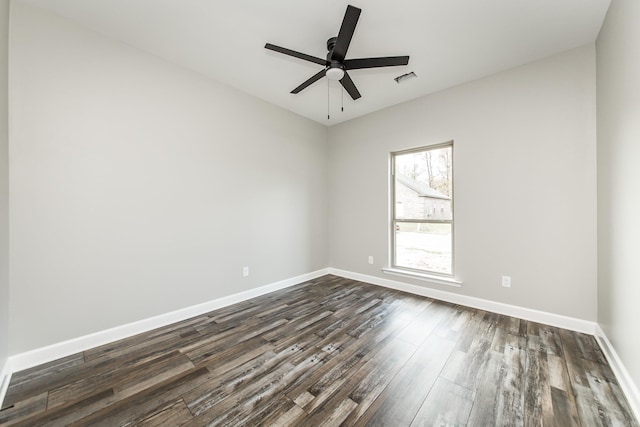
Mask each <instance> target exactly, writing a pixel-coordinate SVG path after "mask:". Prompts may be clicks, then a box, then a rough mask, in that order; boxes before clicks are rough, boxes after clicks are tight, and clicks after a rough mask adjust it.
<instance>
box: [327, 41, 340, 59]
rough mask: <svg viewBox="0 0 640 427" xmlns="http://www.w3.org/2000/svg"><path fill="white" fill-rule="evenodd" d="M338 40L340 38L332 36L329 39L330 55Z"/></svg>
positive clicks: (328, 48)
mask: <svg viewBox="0 0 640 427" xmlns="http://www.w3.org/2000/svg"><path fill="white" fill-rule="evenodd" d="M336 40H338V38H337V37H331V38H330V39H329V40H327V50H328V51H329V55H330V54H331V51H332V50H333V48H334V46H335V45H336ZM327 57H328V56H327Z"/></svg>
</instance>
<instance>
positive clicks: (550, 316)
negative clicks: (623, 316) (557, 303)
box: [329, 268, 596, 335]
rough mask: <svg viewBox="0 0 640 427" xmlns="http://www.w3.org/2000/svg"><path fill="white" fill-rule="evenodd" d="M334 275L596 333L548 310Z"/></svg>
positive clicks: (585, 323) (589, 324) (342, 272)
mask: <svg viewBox="0 0 640 427" xmlns="http://www.w3.org/2000/svg"><path fill="white" fill-rule="evenodd" d="M329 273H330V274H335V275H336V276H341V277H345V278H347V279H353V280H359V281H361V282H366V283H371V284H373V285H378V286H383V287H385V288H391V289H396V290H399V291H404V292H408V293H411V294H415V295H420V296H423V297H429V298H434V299H438V300H441V301H447V302H450V303H454V304H460V305H464V306H467V307H472V308H478V309H480V310H485V311H490V312H492V313H498V314H505V315H507V316H513V317H517V318H520V319H525V320H531V321H533V322H538V323H543V324H545V325H550V326H556V327H559V328H564V329H569V330H572V331H577V332H582V333H585V334H589V335H594V334H595V325H596V324H595V322H590V321H588V320H582V319H576V318H573V317H568V316H563V315H561V314H554V313H548V312H546V311H539V310H533V309H531V308H525V307H519V306H516V305H510V304H504V303H501V302H495V301H490V300H486V299H482V298H476V297H470V296H467V295H461V294H456V293H453V292H447V291H441V290H438V289H432V288H427V287H424V286H417V285H411V284H408V283H404V282H398V281H396V280H389V279H383V278H381V277H376V276H369V275H367V274H361V273H354V272H352V271H346V270H340V269H336V268H329Z"/></svg>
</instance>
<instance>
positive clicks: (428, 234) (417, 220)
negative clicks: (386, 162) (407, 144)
mask: <svg viewBox="0 0 640 427" xmlns="http://www.w3.org/2000/svg"><path fill="white" fill-rule="evenodd" d="M391 162H392V167H391V171H392V177H391V179H392V197H391V199H392V200H391V202H392V216H393V218H392V230H391V235H392V238H391V244H392V248H391V257H392V260H391V264H392V267H394V268H399V269H406V270H411V271H416V272H420V273H435V274H441V275H446V276H453V142H449V143H446V144H439V145H434V146H429V147H421V148H417V149H414V150H408V151H402V152H397V153H392V155H391Z"/></svg>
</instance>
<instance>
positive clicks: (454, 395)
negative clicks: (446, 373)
mask: <svg viewBox="0 0 640 427" xmlns="http://www.w3.org/2000/svg"><path fill="white" fill-rule="evenodd" d="M473 399H474V392H473V391H471V390H469V389H468V388H465V387H462V386H460V385H458V384H455V383H453V382H451V381H449V380H447V379H445V378H442V377H439V378H438V379H437V380H436V382H435V384H434V385H433V387H432V388H431V391H430V392H429V395H428V396H427V398H426V399H425V401H424V403H423V404H422V406H421V407H420V410H419V411H418V414H417V415H416V417H415V418H414V420H413V422H412V423H411V426H412V427H418V426H420V427H422V426H465V425H467V420H468V419H469V414H470V413H471V407H472V405H473Z"/></svg>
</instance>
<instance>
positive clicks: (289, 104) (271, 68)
mask: <svg viewBox="0 0 640 427" xmlns="http://www.w3.org/2000/svg"><path fill="white" fill-rule="evenodd" d="M25 1H27V2H28V3H31V4H35V5H38V6H41V7H43V8H46V9H49V10H51V11H54V12H56V13H58V14H60V15H62V16H65V17H67V18H70V19H72V20H75V21H78V22H80V23H81V24H83V25H85V26H87V27H90V28H93V29H95V30H96V31H98V32H101V33H103V34H105V35H108V36H110V37H112V38H115V39H117V40H121V41H123V42H125V43H128V44H130V45H132V46H135V47H137V48H140V49H142V50H145V51H148V52H151V53H153V54H155V55H157V56H159V57H162V58H165V59H167V60H169V61H171V62H174V63H177V64H180V65H183V66H185V67H187V68H189V69H192V70H195V71H197V72H200V73H202V74H205V75H207V76H210V77H211V78H213V79H215V80H218V81H220V82H223V83H226V84H228V85H230V86H232V87H234V88H237V89H239V90H241V91H244V92H247V93H249V94H251V95H254V96H256V97H258V98H261V99H263V100H265V101H268V102H271V103H273V104H276V105H279V106H281V107H283V108H286V109H287V110H291V111H293V112H295V113H298V114H300V115H302V116H305V117H308V118H310V119H313V120H316V121H318V122H320V123H323V124H326V125H332V124H336V123H340V122H343V121H346V120H349V119H352V118H354V117H358V116H361V115H364V114H367V113H370V112H373V111H376V110H380V109H382V108H385V107H388V106H391V105H394V104H398V103H401V102H405V101H408V100H410V99H414V98H417V97H420V96H423V95H426V94H429V93H432V92H435V91H439V90H442V89H445V88H448V87H451V86H454V85H457V84H460V83H464V82H467V81H471V80H475V79H477V78H480V77H483V76H486V75H489V74H492V73H495V72H498V71H501V70H505V69H508V68H512V67H515V66H518V65H521V64H525V63H527V62H531V61H534V60H536V59H540V58H543V57H545V56H549V55H552V54H554V53H558V52H562V51H564V50H567V49H571V48H574V47H577V46H580V45H583V44H586V43H589V42H593V41H594V40H595V39H596V37H597V35H598V31H599V30H600V27H601V25H602V22H603V20H604V16H605V14H606V11H607V8H608V7H609V3H610V1H611V0H483V1H479V0H395V1H393V2H392V1H389V0H367V1H366V2H365V1H364V0H351V1H343V0H319V1H318V0H316V1H309V0H269V1H266V0H233V1H220V0H218V1H213V0H25ZM347 4H352V5H354V6H356V7H359V8H361V9H362V14H361V15H360V20H359V21H358V26H357V28H356V32H355V34H354V37H353V40H352V42H351V46H350V48H349V51H348V52H347V58H361V57H370V56H397V55H410V56H411V59H410V61H409V65H408V66H402V67H390V68H376V69H369V70H353V71H350V75H351V77H352V79H353V81H354V83H355V84H356V86H357V87H358V89H359V90H360V93H361V94H362V98H360V99H358V100H356V101H353V100H351V98H350V97H349V96H348V95H347V94H346V93H345V94H344V112H341V111H340V103H341V91H340V86H339V84H338V82H331V85H332V86H331V88H332V89H331V98H330V108H331V120H330V121H327V80H326V79H322V80H320V81H318V82H316V83H314V84H313V85H312V86H310V87H308V88H307V89H305V90H303V91H302V92H300V93H299V94H297V95H293V94H290V93H289V92H290V91H291V90H292V89H293V88H294V87H296V86H298V85H299V84H300V83H302V82H303V81H305V80H306V79H308V78H309V77H311V76H312V75H313V74H315V73H316V72H318V71H320V70H321V69H322V67H321V66H319V65H317V64H313V63H310V62H305V61H302V60H299V59H296V58H291V57H288V56H285V55H282V54H278V53H276V52H271V51H268V50H266V49H264V44H265V43H266V42H269V43H273V44H276V45H279V46H283V47H287V48H289V49H293V50H297V51H299V52H304V53H307V54H310V55H313V56H317V57H321V58H324V57H325V56H326V54H327V51H326V40H327V39H328V38H329V37H333V36H336V35H337V33H338V30H339V28H340V24H341V23H342V18H343V16H344V12H345V9H346V7H347ZM409 71H414V72H415V73H416V74H417V75H418V78H417V79H413V80H409V81H407V82H405V83H403V84H397V83H395V81H394V80H393V78H394V77H396V76H398V75H400V74H404V73H407V72H409Z"/></svg>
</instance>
